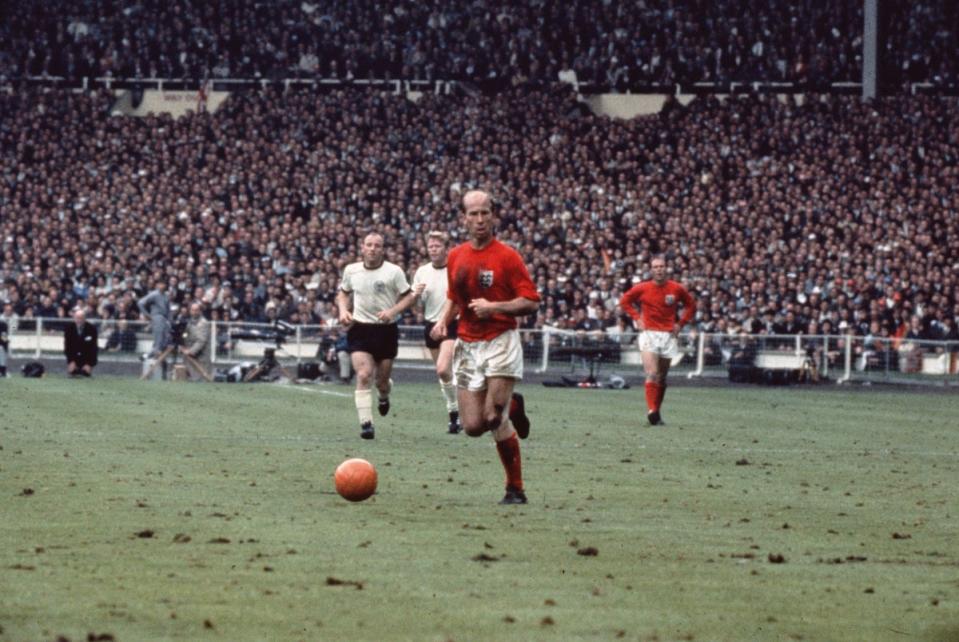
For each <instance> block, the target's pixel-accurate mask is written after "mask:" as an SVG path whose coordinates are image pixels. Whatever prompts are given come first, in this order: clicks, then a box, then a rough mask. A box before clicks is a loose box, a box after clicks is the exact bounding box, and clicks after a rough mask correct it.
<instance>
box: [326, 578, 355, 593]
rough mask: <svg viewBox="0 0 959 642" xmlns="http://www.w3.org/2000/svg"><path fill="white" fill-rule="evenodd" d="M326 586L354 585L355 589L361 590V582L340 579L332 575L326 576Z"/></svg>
mask: <svg viewBox="0 0 959 642" xmlns="http://www.w3.org/2000/svg"><path fill="white" fill-rule="evenodd" d="M326 585H327V586H355V587H356V590H357V591H362V590H363V582H357V581H356V580H341V579H340V578H338V577H333V576H332V575H331V576H329V577H327V578H326Z"/></svg>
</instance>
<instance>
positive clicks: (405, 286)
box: [393, 265, 410, 297]
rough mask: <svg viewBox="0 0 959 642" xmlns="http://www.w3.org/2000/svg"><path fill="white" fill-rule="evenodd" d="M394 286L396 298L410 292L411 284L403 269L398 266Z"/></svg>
mask: <svg viewBox="0 0 959 642" xmlns="http://www.w3.org/2000/svg"><path fill="white" fill-rule="evenodd" d="M393 285H394V286H395V287H396V296H398V297H399V296H403V295H404V294H406V293H407V292H409V291H410V283H409V281H407V280H406V275H405V274H403V269H402V268H400V266H398V265H397V266H396V270H395V276H394V277H393Z"/></svg>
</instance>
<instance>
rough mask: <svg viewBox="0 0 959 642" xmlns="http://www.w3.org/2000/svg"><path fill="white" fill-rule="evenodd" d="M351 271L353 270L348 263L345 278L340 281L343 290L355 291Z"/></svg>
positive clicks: (344, 271)
mask: <svg viewBox="0 0 959 642" xmlns="http://www.w3.org/2000/svg"><path fill="white" fill-rule="evenodd" d="M351 273H352V270H350V266H349V265H347V266H346V269H345V270H343V279H342V280H341V281H340V289H341V290H343V291H344V292H352V291H353V283H352V280H351V279H350V274H351Z"/></svg>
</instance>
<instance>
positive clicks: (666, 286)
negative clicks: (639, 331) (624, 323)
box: [619, 281, 696, 332]
mask: <svg viewBox="0 0 959 642" xmlns="http://www.w3.org/2000/svg"><path fill="white" fill-rule="evenodd" d="M636 303H638V304H639V308H640V309H639V310H637V309H636V306H635V304H636ZM680 304H682V306H683V317H682V318H681V319H680V320H679V327H680V328H682V327H683V326H684V325H686V324H687V323H689V322H690V320H692V318H693V315H694V314H695V313H696V301H695V300H694V299H693V297H692V296H691V295H690V294H689V292H687V291H686V288H684V287H683V286H682V285H680V284H679V283H677V282H676V281H666V282H665V283H663V284H662V285H657V284H656V282H655V281H643V282H642V283H637V284H636V285H634V286H633V287H631V288H630V289H629V290H627V291H626V294H624V295H623V298H621V299H620V300H619V307H621V308H622V309H623V310H624V311H625V312H626V313H627V314H629V316H631V317H633V318H634V319H636V320H637V321H639V320H640V319H642V324H643V327H644V328H646V329H647V330H659V331H661V332H672V331H673V328H674V327H675V326H676V310H677V308H678V307H679V305H680Z"/></svg>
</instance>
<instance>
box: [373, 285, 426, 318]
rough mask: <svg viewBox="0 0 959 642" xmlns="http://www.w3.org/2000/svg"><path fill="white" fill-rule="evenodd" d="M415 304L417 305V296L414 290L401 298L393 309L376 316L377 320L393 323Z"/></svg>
mask: <svg viewBox="0 0 959 642" xmlns="http://www.w3.org/2000/svg"><path fill="white" fill-rule="evenodd" d="M414 303H416V295H415V294H414V293H413V290H412V289H411V290H407V291H406V293H405V294H403V295H402V296H401V297H400V300H399V301H397V302H396V303H395V304H393V306H392V307H389V308H387V309H385V310H382V311H380V312H379V313H378V314H377V315H376V318H377V319H379V320H380V321H382V322H383V323H393V321H394V320H396V318H397V317H399V316H400V315H401V314H403V313H404V312H406V310H408V309H409V308H410V306H411V305H413V304H414Z"/></svg>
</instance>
